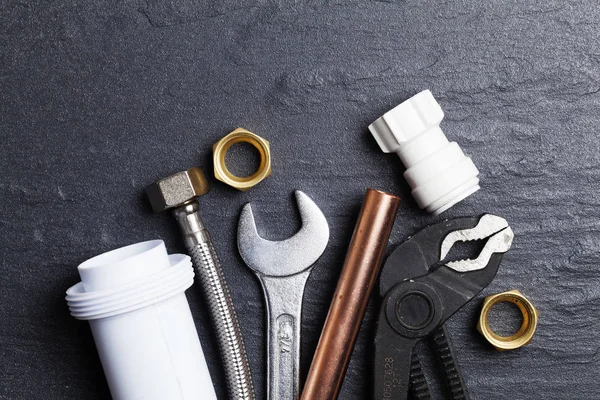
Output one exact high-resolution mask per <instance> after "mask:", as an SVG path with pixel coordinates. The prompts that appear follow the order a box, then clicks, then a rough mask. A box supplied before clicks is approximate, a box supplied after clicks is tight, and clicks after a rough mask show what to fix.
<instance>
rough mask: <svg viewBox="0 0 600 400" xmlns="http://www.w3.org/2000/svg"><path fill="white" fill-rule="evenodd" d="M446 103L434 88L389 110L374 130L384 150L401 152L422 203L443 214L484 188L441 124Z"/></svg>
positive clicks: (469, 163) (471, 164)
mask: <svg viewBox="0 0 600 400" xmlns="http://www.w3.org/2000/svg"><path fill="white" fill-rule="evenodd" d="M443 118H444V112H443V111H442V108H441V107H440V105H439V104H438V102H437V101H436V100H435V98H434V97H433V95H432V94H431V92H430V91H429V90H425V91H423V92H421V93H418V94H417V95H415V96H413V97H411V98H410V99H408V100H406V101H405V102H403V103H401V104H400V105H398V106H396V107H395V108H393V109H391V110H390V111H388V112H387V113H385V114H384V115H383V116H382V117H380V118H379V119H377V120H376V121H375V122H373V123H372V124H371V125H369V130H370V131H371V133H372V134H373V137H375V140H377V143H378V144H379V147H381V150H383V152H385V153H396V154H398V157H400V159H401V160H402V163H403V164H404V166H405V167H406V171H405V172H404V178H406V180H407V181H408V184H409V185H410V187H411V188H412V195H413V197H414V199H415V200H416V202H417V204H418V205H419V207H421V208H424V209H425V210H427V211H428V212H431V213H433V214H435V215H438V214H440V213H442V212H444V211H446V210H447V209H449V208H450V207H452V206H453V205H454V204H456V203H458V202H459V201H461V200H463V199H464V198H466V197H468V196H469V195H471V194H473V193H475V192H476V191H477V190H479V178H478V177H477V176H478V175H479V171H478V170H477V167H476V166H475V164H473V161H471V159H470V158H469V157H467V156H465V154H464V153H463V152H462V150H461V149H460V147H459V146H458V144H457V143H456V142H449V141H448V139H447V138H446V135H444V132H443V131H442V130H441V129H440V122H442V119H443Z"/></svg>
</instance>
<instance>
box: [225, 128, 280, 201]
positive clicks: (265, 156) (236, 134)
mask: <svg viewBox="0 0 600 400" xmlns="http://www.w3.org/2000/svg"><path fill="white" fill-rule="evenodd" d="M236 143H248V144H251V145H252V146H254V147H255V148H256V150H258V153H259V154H260V164H259V166H258V169H257V170H256V172H254V173H253V174H252V175H250V176H245V177H240V176H236V175H234V174H232V173H231V172H230V171H229V169H227V166H226V165H225V154H227V151H228V150H229V149H230V148H231V146H233V145H234V144H236ZM213 164H214V171H215V178H217V179H218V180H219V181H221V182H223V183H226V184H228V185H229V186H232V187H234V188H236V189H238V190H241V191H246V190H248V189H250V188H251V187H254V186H256V185H258V184H259V183H260V182H262V181H263V180H264V179H265V178H267V177H268V176H269V175H271V144H270V143H269V142H268V141H267V140H266V139H264V138H262V137H260V136H258V135H256V134H254V133H252V132H250V131H248V130H246V129H244V128H237V129H236V130H234V131H233V132H231V133H229V134H228V135H226V136H225V137H223V138H222V139H221V140H219V141H218V142H217V143H215V144H214V146H213Z"/></svg>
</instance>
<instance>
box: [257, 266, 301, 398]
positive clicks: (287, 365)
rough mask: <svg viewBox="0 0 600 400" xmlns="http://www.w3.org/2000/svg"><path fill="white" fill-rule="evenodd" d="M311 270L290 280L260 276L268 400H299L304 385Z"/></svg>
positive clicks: (290, 277)
mask: <svg viewBox="0 0 600 400" xmlns="http://www.w3.org/2000/svg"><path fill="white" fill-rule="evenodd" d="M309 274H310V270H308V271H304V272H302V273H300V274H297V275H293V276H286V277H271V276H264V275H259V278H260V281H261V283H262V286H263V289H264V290H263V291H264V294H265V301H266V303H267V324H268V335H267V349H268V350H267V382H268V386H267V399H268V400H282V399H285V400H296V399H297V398H298V394H299V386H300V328H301V315H302V297H303V294H304V286H305V285H306V280H307V279H308V275H309Z"/></svg>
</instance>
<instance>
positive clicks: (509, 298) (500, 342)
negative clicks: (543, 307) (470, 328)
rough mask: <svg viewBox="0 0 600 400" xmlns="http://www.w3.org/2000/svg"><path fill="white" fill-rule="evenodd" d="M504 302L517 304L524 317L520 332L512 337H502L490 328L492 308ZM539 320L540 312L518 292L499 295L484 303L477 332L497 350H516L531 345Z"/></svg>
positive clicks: (487, 298) (489, 297) (489, 298)
mask: <svg viewBox="0 0 600 400" xmlns="http://www.w3.org/2000/svg"><path fill="white" fill-rule="evenodd" d="M502 302H509V303H513V304H515V305H516V306H517V307H518V308H519V310H520V311H521V314H522V315H523V323H522V324H521V327H520V328H519V330H518V331H517V332H516V333H515V334H514V335H511V336H500V335H498V334H497V333H495V332H494V331H492V329H491V328H490V325H489V323H488V314H489V312H490V310H491V308H492V307H493V306H494V305H496V304H498V303H502ZM538 318H539V312H538V310H537V309H536V308H535V307H534V306H533V304H531V302H530V301H529V300H528V299H527V298H526V297H525V296H524V295H523V293H521V292H519V291H518V290H510V291H508V292H503V293H498V294H494V295H491V296H488V297H486V298H485V300H484V301H483V308H482V309H481V314H480V315H479V323H478V324H477V330H478V331H479V332H480V333H481V334H482V335H483V336H484V337H485V338H486V339H487V341H488V342H490V343H491V344H492V346H494V347H495V348H496V350H500V351H502V350H514V349H518V348H519V347H522V346H526V345H528V344H529V343H531V340H532V338H533V334H534V333H535V328H536V327H537V323H538Z"/></svg>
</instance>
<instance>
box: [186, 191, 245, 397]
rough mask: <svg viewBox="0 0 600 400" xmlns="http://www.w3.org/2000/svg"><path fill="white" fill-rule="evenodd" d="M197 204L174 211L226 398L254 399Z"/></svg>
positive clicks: (227, 295) (231, 311)
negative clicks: (214, 346) (217, 353)
mask: <svg viewBox="0 0 600 400" xmlns="http://www.w3.org/2000/svg"><path fill="white" fill-rule="evenodd" d="M198 207H199V206H198V202H196V201H194V202H192V203H190V204H187V205H184V206H181V207H179V208H176V209H175V210H174V215H175V217H176V219H177V221H178V222H179V225H180V227H181V230H182V232H183V235H184V240H185V244H186V247H187V249H188V252H189V254H190V256H191V258H192V263H193V265H194V269H195V271H196V275H197V277H198V281H199V282H200V285H201V287H202V291H203V293H204V295H205V297H206V300H207V303H208V307H209V311H210V316H211V318H212V321H213V324H214V329H215V333H216V337H217V341H218V343H219V350H220V352H221V359H222V362H223V367H224V371H225V377H226V381H227V388H228V392H229V399H231V400H254V399H255V394H254V385H253V383H252V375H251V373H250V365H249V363H248V357H247V355H246V347H245V346H244V340H243V338H242V333H241V330H240V325H239V322H238V318H237V314H236V312H235V308H234V307H233V301H232V299H231V294H230V293H229V288H228V286H227V282H226V281H225V276H224V274H223V270H222V268H221V263H220V261H219V258H218V256H217V254H216V252H215V249H214V246H213V244H212V241H211V239H210V235H209V234H208V231H207V230H206V229H205V227H204V224H203V223H202V220H201V218H200V215H199V213H198Z"/></svg>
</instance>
